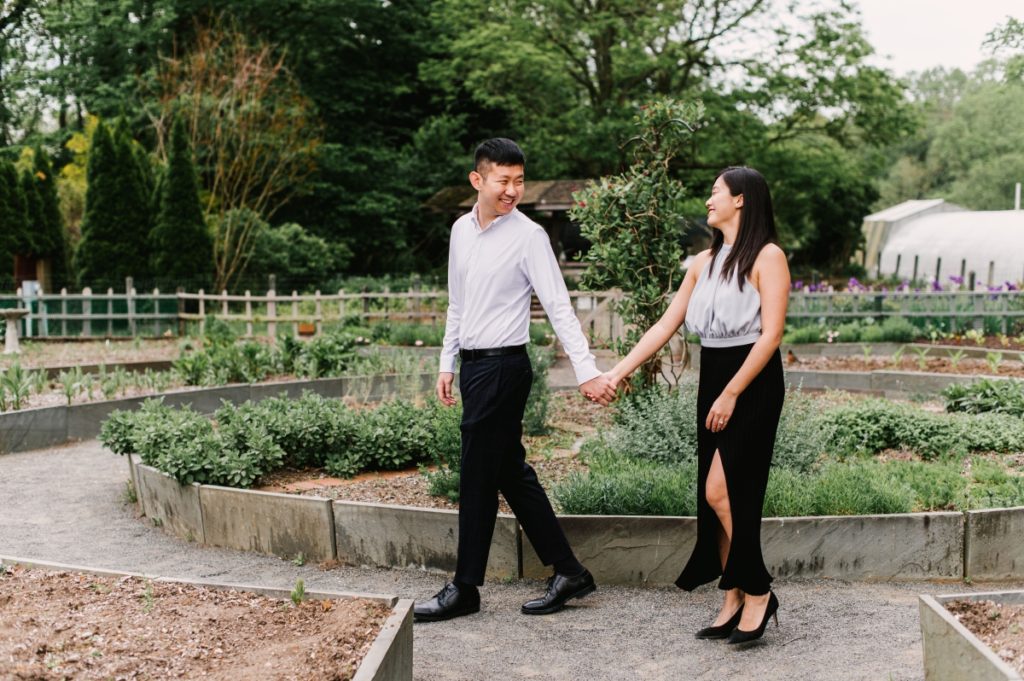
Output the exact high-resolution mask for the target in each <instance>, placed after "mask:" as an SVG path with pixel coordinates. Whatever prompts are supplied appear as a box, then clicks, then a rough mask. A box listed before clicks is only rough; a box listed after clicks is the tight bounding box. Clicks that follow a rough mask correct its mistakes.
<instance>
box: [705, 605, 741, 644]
mask: <svg viewBox="0 0 1024 681" xmlns="http://www.w3.org/2000/svg"><path fill="white" fill-rule="evenodd" d="M742 616H743V606H742V605H741V606H740V609H739V610H737V611H736V613H735V614H734V615H733V616H732V617H730V618H729V620H728V621H727V622H726V623H725V624H719V625H718V626H717V627H704V628H703V629H701V630H700V631H698V632H697V633H696V634H695V636H696V637H697V638H726V637H727V636H728V635H729V634H731V633H732V630H733V629H735V628H736V625H737V624H739V623H740V617H742Z"/></svg>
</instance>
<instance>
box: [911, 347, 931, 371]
mask: <svg viewBox="0 0 1024 681" xmlns="http://www.w3.org/2000/svg"><path fill="white" fill-rule="evenodd" d="M913 350H914V354H915V355H917V368H918V369H920V370H921V371H924V370H925V369H927V368H928V352H929V351H930V350H931V348H929V347H927V346H923V347H915V348H913Z"/></svg>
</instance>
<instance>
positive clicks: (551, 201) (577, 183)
mask: <svg viewBox="0 0 1024 681" xmlns="http://www.w3.org/2000/svg"><path fill="white" fill-rule="evenodd" d="M591 181H592V180H536V181H532V182H531V181H527V183H526V193H525V194H524V195H523V198H522V200H521V201H520V202H519V207H520V208H525V209H527V210H552V211H566V210H569V209H570V208H571V207H572V205H573V200H572V195H573V192H576V191H578V190H580V189H583V187H584V186H585V185H586V184H587V183H588V182H591ZM474 203H476V191H474V190H473V188H472V187H470V186H468V185H458V186H452V187H445V188H444V189H442V190H440V191H439V192H437V193H436V194H434V195H433V196H431V197H430V198H429V199H427V201H426V202H425V203H424V205H425V206H426V207H427V208H430V209H432V210H436V211H439V212H446V213H457V212H459V211H467V210H469V209H470V208H472V207H473V204H474Z"/></svg>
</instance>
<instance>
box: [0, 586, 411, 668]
mask: <svg viewBox="0 0 1024 681" xmlns="http://www.w3.org/2000/svg"><path fill="white" fill-rule="evenodd" d="M390 610H391V609H390V608H388V607H387V606H385V605H384V604H383V603H380V602H376V601H370V600H366V599H358V600H324V601H309V600H297V602H295V603H293V602H292V601H291V600H290V599H281V598H269V597H267V596H260V595H257V594H254V593H251V592H239V591H222V590H216V589H207V588H203V587H199V586H194V585H188V584H173V583H165V582H157V583H154V582H152V581H150V580H146V579H142V578H139V577H121V578H118V577H100V576H96V575H88V574H81V573H73V572H47V571H43V570H35V569H26V568H24V567H20V566H19V567H15V568H14V569H12V570H9V571H4V573H3V574H0V668H3V667H4V666H7V670H6V671H5V672H4V678H15V679H55V680H56V679H68V678H71V679H130V678H140V679H157V678H198V677H200V676H201V677H203V678H208V679H222V680H223V681H228V680H234V679H247V678H253V679H255V678H259V679H267V680H268V681H270V680H274V681H277V680H280V681H284V680H285V679H308V680H309V681H345V680H348V679H351V678H352V677H353V676H354V675H355V671H356V669H357V668H358V667H359V662H360V661H361V660H362V659H363V657H364V656H365V655H366V652H367V651H368V650H369V649H370V646H371V645H372V644H373V640H374V638H375V637H376V635H377V633H378V632H379V631H380V628H381V626H382V625H383V624H384V621H385V620H386V619H387V618H388V615H389V614H390ZM8 675H9V676H8Z"/></svg>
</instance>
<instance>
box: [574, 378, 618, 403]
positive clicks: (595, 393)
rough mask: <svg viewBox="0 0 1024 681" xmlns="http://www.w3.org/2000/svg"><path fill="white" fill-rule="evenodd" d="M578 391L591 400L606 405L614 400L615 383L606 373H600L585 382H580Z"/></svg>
mask: <svg viewBox="0 0 1024 681" xmlns="http://www.w3.org/2000/svg"><path fill="white" fill-rule="evenodd" d="M580 392H581V393H583V394H584V395H585V396H586V397H587V399H589V400H590V401H591V402H597V403H598V404H600V405H601V406H603V407H607V406H608V405H609V404H611V403H612V402H613V401H614V400H615V384H614V383H612V381H611V379H610V378H609V376H608V374H601V375H600V376H597V377H595V378H592V379H590V380H589V381H587V382H586V383H581V384H580Z"/></svg>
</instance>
